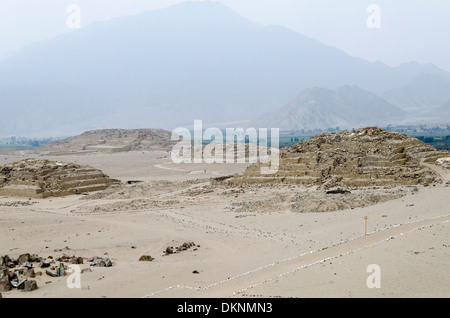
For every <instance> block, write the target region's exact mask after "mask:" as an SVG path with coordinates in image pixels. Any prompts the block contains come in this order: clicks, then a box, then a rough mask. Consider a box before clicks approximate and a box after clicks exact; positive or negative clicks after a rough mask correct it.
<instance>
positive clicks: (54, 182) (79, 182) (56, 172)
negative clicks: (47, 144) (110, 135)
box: [0, 159, 119, 198]
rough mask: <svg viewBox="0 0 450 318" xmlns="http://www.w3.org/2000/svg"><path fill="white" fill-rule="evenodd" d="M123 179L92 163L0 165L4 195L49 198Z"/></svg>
mask: <svg viewBox="0 0 450 318" xmlns="http://www.w3.org/2000/svg"><path fill="white" fill-rule="evenodd" d="M117 182H119V181H117V180H114V179H111V178H109V177H108V176H107V175H105V174H104V173H103V172H102V171H100V170H98V169H94V168H92V167H90V166H81V165H77V164H74V163H66V162H55V161H49V160H41V159H26V160H22V161H19V162H14V163H9V164H5V165H4V166H2V167H1V168H0V195H4V196H24V197H29V198H46V197H50V196H55V197H58V196H66V195H71V194H81V193H85V192H91V191H99V190H104V189H106V188H107V187H109V186H110V185H111V184H113V183H117Z"/></svg>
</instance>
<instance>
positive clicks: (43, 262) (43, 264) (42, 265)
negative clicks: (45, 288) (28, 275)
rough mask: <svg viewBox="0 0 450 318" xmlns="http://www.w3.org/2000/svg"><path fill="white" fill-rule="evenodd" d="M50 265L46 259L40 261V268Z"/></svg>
mask: <svg viewBox="0 0 450 318" xmlns="http://www.w3.org/2000/svg"><path fill="white" fill-rule="evenodd" d="M46 267H50V262H49V261H48V260H43V261H42V263H41V268H46Z"/></svg>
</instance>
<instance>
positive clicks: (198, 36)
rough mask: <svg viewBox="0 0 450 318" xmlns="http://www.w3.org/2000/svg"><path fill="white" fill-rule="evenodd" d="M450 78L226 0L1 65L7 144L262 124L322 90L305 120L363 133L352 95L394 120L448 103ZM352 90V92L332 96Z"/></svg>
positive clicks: (75, 36)
mask: <svg viewBox="0 0 450 318" xmlns="http://www.w3.org/2000/svg"><path fill="white" fill-rule="evenodd" d="M424 74H427V75H424ZM421 76H425V77H421ZM437 78H439V79H442V81H443V82H442V83H443V84H442V85H441V84H439V85H440V86H439V87H435V83H436V79H437ZM418 79H419V80H418ZM449 80H450V74H449V73H447V72H445V71H443V70H441V69H439V68H437V67H435V66H433V65H431V64H427V65H420V64H418V63H414V62H411V63H406V64H403V65H401V66H399V67H389V66H387V65H385V64H383V63H381V62H376V63H370V62H367V61H365V60H362V59H360V58H356V57H352V56H350V55H348V54H346V53H344V52H343V51H340V50H338V49H336V48H333V47H331V46H327V45H324V44H322V43H320V42H318V41H316V40H314V39H311V38H309V37H306V36H304V35H302V34H299V33H297V32H294V31H292V30H290V29H287V28H284V27H280V26H273V25H269V26H265V25H261V24H258V23H256V22H253V21H250V20H248V19H246V18H244V17H242V16H240V15H238V14H237V13H235V12H234V11H232V10H231V9H229V8H228V7H226V6H225V5H223V4H220V3H218V2H186V3H181V4H178V5H175V6H172V7H169V8H166V9H162V10H157V11H149V12H145V13H141V14H138V15H134V16H127V17H122V18H116V19H112V20H110V21H105V22H98V23H94V24H92V25H90V26H88V27H85V28H83V29H80V30H77V31H73V32H70V33H67V34H64V35H60V36H57V37H55V38H53V39H49V40H45V41H40V42H36V43H34V44H31V45H29V46H27V47H26V48H24V49H23V50H21V51H20V52H18V53H17V54H15V55H13V56H11V57H9V58H7V59H6V60H4V61H3V62H1V63H0V108H1V112H2V116H0V136H8V135H21V136H24V135H28V136H30V135H31V136H32V135H40V136H49V135H53V136H58V135H64V136H67V135H74V134H78V133H81V132H83V131H86V130H92V129H101V128H163V129H168V130H170V129H173V128H176V127H178V126H186V125H192V123H193V121H194V119H202V120H203V121H204V123H205V125H207V124H209V125H216V124H218V123H223V122H232V121H243V120H251V119H255V118H258V117H260V116H262V115H263V114H265V113H267V112H273V111H275V110H276V109H278V108H279V107H281V106H283V105H285V104H286V103H287V102H288V101H289V100H291V99H292V98H293V97H294V96H296V95H298V94H299V92H302V91H303V90H305V89H307V88H313V87H323V88H325V89H326V90H323V91H316V89H311V93H310V94H312V92H314V94H315V95H314V96H315V98H317V99H318V100H319V101H321V102H320V105H321V108H314V107H313V104H310V105H309V108H308V112H309V115H308V112H306V110H305V109H304V110H303V111H304V113H298V116H300V115H301V114H303V115H304V116H306V117H308V116H309V117H310V118H311V120H313V119H314V120H316V122H315V125H316V126H317V127H325V126H327V125H333V126H336V125H338V126H344V124H346V123H347V124H350V123H351V124H353V123H354V124H355V125H356V123H357V122H358V118H362V117H361V116H360V115H358V109H352V107H356V103H350V104H349V105H344V104H343V103H342V101H343V100H352V97H350V96H347V97H345V98H344V96H341V95H340V94H353V93H355V94H356V95H355V96H354V99H355V100H364V101H367V102H368V104H365V105H361V104H358V105H359V106H360V108H361V109H365V110H371V107H380V111H375V110H372V111H373V112H376V113H377V114H378V115H380V114H381V113H383V112H384V110H386V109H387V108H390V109H391V110H392V111H391V114H392V116H397V115H399V116H402V115H401V113H400V110H398V109H397V108H392V105H395V106H400V107H402V108H407V107H409V106H410V105H413V104H414V105H413V106H420V105H426V104H429V103H431V102H432V103H433V104H434V103H435V102H439V101H440V100H441V99H444V98H445V96H446V94H445V93H442V94H441V91H442V90H443V91H446V90H447V88H446V87H447V86H446V84H445V81H449ZM421 81H424V82H423V83H422V82H421ZM344 85H350V86H344ZM354 85H357V86H358V87H360V88H361V90H359V89H355V88H354ZM417 85H418V86H419V87H423V88H424V92H423V94H422V93H420V94H419V95H417V96H416V95H411V94H410V92H411V90H412V92H413V93H419V92H421V90H420V89H417V88H416V86H417ZM342 86H344V87H347V88H346V89H347V90H348V92H346V91H345V89H343V88H340V89H338V90H337V91H334V93H330V92H331V90H335V89H336V88H337V87H342ZM434 88H436V91H437V90H439V92H437V93H434V91H433V89H434ZM362 90H364V91H365V92H364V93H363V92H362ZM368 91H371V92H373V93H368ZM320 92H323V94H324V96H323V98H319V95H320V94H321V93H320ZM429 93H431V95H430V94H429ZM305 94H306V93H305ZM336 94H337V95H336ZM375 94H378V95H380V96H381V97H383V98H385V99H386V101H385V102H381V101H380V100H379V99H377V97H376V96H375ZM338 95H339V96H338ZM362 95H363V96H362ZM311 96H312V95H310V98H312V97H311ZM369 96H370V97H369ZM304 98H305V101H306V100H308V99H307V98H306V96H305V97H304ZM447 99H449V98H447ZM447 99H446V100H447ZM322 100H323V103H325V101H327V100H330V103H332V104H330V105H325V104H323V103H322ZM310 102H311V101H310ZM378 102H379V103H378ZM391 104H392V105H391ZM331 105H339V110H333V109H332V107H331ZM324 112H325V113H324ZM344 112H350V113H347V114H345V113H344ZM388 113H389V112H388ZM386 114H387V113H386ZM303 115H302V116H303ZM338 115H339V116H338ZM388 117H389V116H388ZM299 118H300V117H299ZM319 118H322V119H323V120H319ZM383 118H384V117H383ZM299 120H300V119H299ZM301 122H304V123H305V125H306V124H307V123H308V121H307V120H306V119H303V120H301ZM295 125H296V126H298V124H295ZM308 125H309V127H313V123H308Z"/></svg>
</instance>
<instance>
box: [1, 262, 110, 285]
mask: <svg viewBox="0 0 450 318" xmlns="http://www.w3.org/2000/svg"><path fill="white" fill-rule="evenodd" d="M58 263H59V264H58ZM86 263H90V266H96V267H111V266H113V265H114V263H113V262H112V260H111V259H109V258H103V257H97V256H95V257H90V258H86V257H80V256H75V255H73V256H70V255H67V254H63V255H62V256H61V257H53V256H48V257H47V258H43V257H39V256H38V255H36V254H29V253H26V254H22V255H20V256H19V257H18V258H17V259H14V258H12V257H10V256H8V255H5V256H0V292H8V291H10V290H12V289H17V290H23V291H25V292H31V291H34V290H36V289H38V285H37V282H36V281H35V280H32V278H36V277H37V276H42V275H43V274H46V275H47V276H49V277H63V276H66V272H67V271H68V270H69V265H70V264H75V265H81V264H86ZM87 270H90V269H89V268H84V269H83V270H81V273H84V272H85V271H87Z"/></svg>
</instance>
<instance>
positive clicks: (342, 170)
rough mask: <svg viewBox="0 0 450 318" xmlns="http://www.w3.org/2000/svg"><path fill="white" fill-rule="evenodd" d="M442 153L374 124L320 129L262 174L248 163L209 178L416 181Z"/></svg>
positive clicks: (428, 175)
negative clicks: (270, 171) (330, 130)
mask: <svg viewBox="0 0 450 318" xmlns="http://www.w3.org/2000/svg"><path fill="white" fill-rule="evenodd" d="M446 157H450V153H449V152H446V151H438V150H437V149H436V148H434V147H432V146H429V145H426V144H425V143H423V142H422V141H420V140H418V139H415V138H411V137H408V136H406V135H403V134H399V133H393V132H389V131H386V130H383V129H379V128H376V127H368V128H361V129H357V130H353V131H344V132H340V133H324V134H321V135H318V136H315V137H313V138H311V139H310V140H308V141H301V142H299V143H297V144H296V145H294V146H292V147H287V148H283V149H281V151H280V165H279V170H278V172H277V173H275V174H271V175H262V174H261V173H260V164H254V165H252V166H250V167H248V168H247V170H246V171H245V172H244V173H243V174H242V175H238V176H234V177H233V178H229V179H226V180H223V178H222V180H219V179H217V180H214V181H213V183H214V182H221V183H226V184H229V185H244V184H255V183H292V184H305V185H321V186H323V187H324V188H325V189H328V188H332V187H335V186H350V187H366V186H389V185H419V184H424V185H426V184H430V183H431V182H434V181H437V180H438V179H439V175H438V174H437V173H436V172H435V171H434V170H433V169H432V167H430V166H432V165H428V164H424V163H435V162H436V160H437V159H439V158H446Z"/></svg>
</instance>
